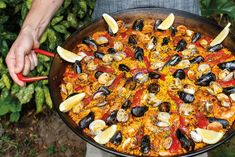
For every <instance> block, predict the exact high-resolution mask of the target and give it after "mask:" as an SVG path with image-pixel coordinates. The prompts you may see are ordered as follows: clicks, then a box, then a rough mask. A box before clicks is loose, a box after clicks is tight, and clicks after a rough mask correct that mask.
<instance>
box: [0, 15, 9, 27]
mask: <svg viewBox="0 0 235 157" xmlns="http://www.w3.org/2000/svg"><path fill="white" fill-rule="evenodd" d="M8 19H9V16H1V18H0V24H1V25H2V24H4V23H6V22H7V20H8Z"/></svg>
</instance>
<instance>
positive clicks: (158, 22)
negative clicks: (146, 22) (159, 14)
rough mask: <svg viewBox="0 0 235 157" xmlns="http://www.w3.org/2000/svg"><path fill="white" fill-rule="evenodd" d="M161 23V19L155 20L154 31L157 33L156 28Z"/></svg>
mask: <svg viewBox="0 0 235 157" xmlns="http://www.w3.org/2000/svg"><path fill="white" fill-rule="evenodd" d="M161 23H162V20H161V19H157V20H156V21H155V23H154V30H155V31H157V30H158V26H159V25H160V24H161Z"/></svg>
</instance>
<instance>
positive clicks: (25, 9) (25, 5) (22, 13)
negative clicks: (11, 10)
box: [21, 2, 28, 19]
mask: <svg viewBox="0 0 235 157" xmlns="http://www.w3.org/2000/svg"><path fill="white" fill-rule="evenodd" d="M27 13H28V7H27V4H26V2H24V4H23V6H22V8H21V18H22V19H25V17H26V15H27Z"/></svg>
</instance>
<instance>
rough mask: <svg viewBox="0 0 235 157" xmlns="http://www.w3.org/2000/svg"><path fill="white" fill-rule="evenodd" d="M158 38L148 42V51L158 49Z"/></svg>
mask: <svg viewBox="0 0 235 157" xmlns="http://www.w3.org/2000/svg"><path fill="white" fill-rule="evenodd" d="M156 44H157V38H156V37H155V36H153V37H152V38H151V40H150V41H149V42H148V45H147V49H148V50H152V51H154V50H155V49H156Z"/></svg>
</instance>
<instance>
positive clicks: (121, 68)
mask: <svg viewBox="0 0 235 157" xmlns="http://www.w3.org/2000/svg"><path fill="white" fill-rule="evenodd" d="M118 69H119V70H121V71H126V72H129V71H130V68H129V67H128V66H126V65H125V64H119V66H118Z"/></svg>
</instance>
